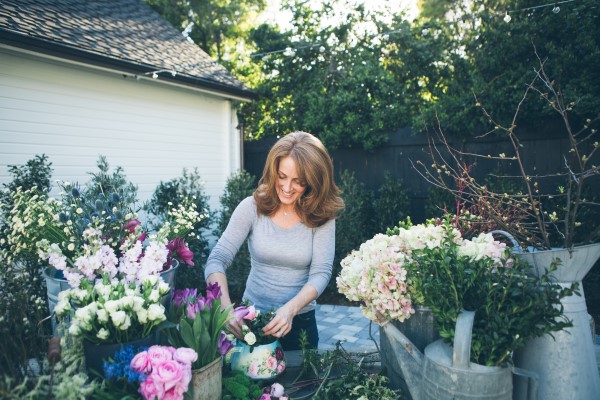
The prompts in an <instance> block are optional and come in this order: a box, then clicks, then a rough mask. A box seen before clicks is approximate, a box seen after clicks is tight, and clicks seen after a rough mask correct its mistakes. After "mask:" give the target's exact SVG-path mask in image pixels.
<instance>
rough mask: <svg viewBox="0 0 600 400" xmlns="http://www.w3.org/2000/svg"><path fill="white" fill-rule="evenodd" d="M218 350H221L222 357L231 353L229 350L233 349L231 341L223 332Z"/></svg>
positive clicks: (218, 343) (218, 342)
mask: <svg viewBox="0 0 600 400" xmlns="http://www.w3.org/2000/svg"><path fill="white" fill-rule="evenodd" d="M217 348H218V349H219V353H221V355H222V356H224V355H225V354H227V353H229V350H231V349H232V348H233V343H231V341H230V340H229V339H227V335H226V334H225V333H223V332H221V335H220V336H219V340H218V341H217Z"/></svg>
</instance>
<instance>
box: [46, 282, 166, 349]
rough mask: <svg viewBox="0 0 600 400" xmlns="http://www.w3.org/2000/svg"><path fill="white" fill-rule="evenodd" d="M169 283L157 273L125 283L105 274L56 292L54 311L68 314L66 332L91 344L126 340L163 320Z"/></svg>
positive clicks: (63, 315)
mask: <svg viewBox="0 0 600 400" xmlns="http://www.w3.org/2000/svg"><path fill="white" fill-rule="evenodd" d="M169 291H170V288H169V286H168V285H167V284H166V283H165V282H164V281H163V280H162V279H160V277H158V276H147V277H145V278H143V279H142V280H141V281H139V282H137V281H133V282H129V283H127V282H126V281H125V280H112V281H111V280H110V279H109V278H108V277H104V279H102V280H97V281H96V282H95V283H92V282H90V281H88V280H83V281H81V284H80V286H79V287H78V288H71V289H68V290H65V291H63V292H60V293H59V300H58V303H57V304H56V307H55V312H56V314H57V316H58V317H59V318H60V319H61V320H65V319H66V317H70V325H69V333H70V334H72V335H74V336H79V337H83V338H85V339H87V340H88V341H90V342H92V343H126V342H129V341H132V340H137V339H142V338H145V337H148V336H149V335H150V334H151V333H152V332H153V329H154V328H155V327H157V326H158V325H159V324H160V323H161V322H162V321H165V320H166V316H165V307H164V306H163V305H162V304H161V299H162V298H163V296H165V295H166V294H168V293H169Z"/></svg>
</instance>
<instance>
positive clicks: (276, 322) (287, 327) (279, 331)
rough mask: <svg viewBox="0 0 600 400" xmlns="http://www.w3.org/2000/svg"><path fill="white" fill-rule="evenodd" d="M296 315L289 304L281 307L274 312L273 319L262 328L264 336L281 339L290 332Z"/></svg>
mask: <svg viewBox="0 0 600 400" xmlns="http://www.w3.org/2000/svg"><path fill="white" fill-rule="evenodd" d="M295 316H296V313H295V312H294V311H293V310H292V307H291V306H290V305H289V304H285V305H283V306H282V307H281V308H279V309H278V310H277V311H276V312H275V317H273V319H272V320H271V322H269V323H268V324H267V325H265V327H264V328H263V332H264V333H265V335H272V336H275V337H277V338H281V337H283V336H285V335H287V334H288V333H289V332H290V331H291V330H292V321H293V319H294V317H295Z"/></svg>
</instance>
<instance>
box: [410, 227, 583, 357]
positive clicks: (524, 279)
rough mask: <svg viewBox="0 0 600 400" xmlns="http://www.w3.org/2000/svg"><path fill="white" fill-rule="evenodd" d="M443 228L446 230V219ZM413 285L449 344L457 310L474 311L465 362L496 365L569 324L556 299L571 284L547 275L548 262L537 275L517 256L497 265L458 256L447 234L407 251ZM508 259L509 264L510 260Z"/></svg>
mask: <svg viewBox="0 0 600 400" xmlns="http://www.w3.org/2000/svg"><path fill="white" fill-rule="evenodd" d="M445 229H446V231H447V232H450V229H452V228H451V227H450V225H449V224H448V222H446V225H445ZM412 257H413V259H414V260H415V262H416V264H415V266H416V270H415V271H410V269H409V273H413V274H416V276H418V279H416V284H418V288H417V289H418V290H419V291H420V292H421V293H422V295H423V298H424V304H425V305H426V306H428V307H430V308H431V309H432V311H433V313H434V315H435V323H436V326H437V327H438V329H439V332H440V336H441V337H442V338H443V339H444V340H446V341H447V342H449V343H452V342H453V340H454V328H455V324H456V320H457V318H458V314H459V313H460V312H461V310H469V311H475V321H474V325H473V331H472V335H473V336H472V340H471V361H473V362H476V363H478V364H482V365H488V366H501V365H505V364H507V363H509V362H510V361H511V357H512V352H513V351H514V350H517V349H519V348H520V347H522V346H523V345H524V344H525V343H526V341H527V340H529V339H532V338H535V337H538V336H542V335H544V334H547V333H551V332H556V331H560V330H562V329H564V328H566V327H569V326H572V323H571V321H569V320H567V318H566V317H565V316H564V314H563V311H564V310H563V306H562V304H561V302H560V300H561V299H562V298H565V297H567V296H570V295H572V294H573V293H574V292H575V291H576V290H577V284H573V285H572V286H571V287H567V288H563V287H561V286H560V285H559V284H558V283H556V282H554V281H553V280H552V278H551V277H550V274H551V272H552V271H554V270H555V268H556V265H553V266H552V267H551V268H550V270H549V271H547V272H546V273H545V274H544V275H542V276H541V277H539V278H538V277H533V276H530V275H528V274H527V272H528V270H529V268H530V266H529V265H527V264H524V263H521V262H520V261H519V260H518V259H517V260H509V261H507V262H506V263H503V264H502V265H497V264H494V262H493V260H491V259H487V260H486V259H481V260H473V259H470V258H469V257H462V256H459V255H458V246H456V245H455V244H454V243H453V241H452V236H450V237H448V238H446V239H444V241H443V242H442V243H441V245H440V246H439V247H436V248H434V249H430V250H428V251H424V252H413V254H412ZM510 263H512V265H510Z"/></svg>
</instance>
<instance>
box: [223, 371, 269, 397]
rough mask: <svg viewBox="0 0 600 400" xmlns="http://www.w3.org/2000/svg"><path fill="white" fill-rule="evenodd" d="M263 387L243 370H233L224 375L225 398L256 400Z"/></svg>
mask: <svg viewBox="0 0 600 400" xmlns="http://www.w3.org/2000/svg"><path fill="white" fill-rule="evenodd" d="M261 394H262V387H261V386H260V385H259V384H258V383H257V382H255V381H253V380H252V379H250V378H249V377H248V376H246V375H245V374H244V373H243V372H240V371H231V372H228V373H227V374H225V375H223V393H222V397H223V400H256V399H258V398H259V397H260V396H261Z"/></svg>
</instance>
